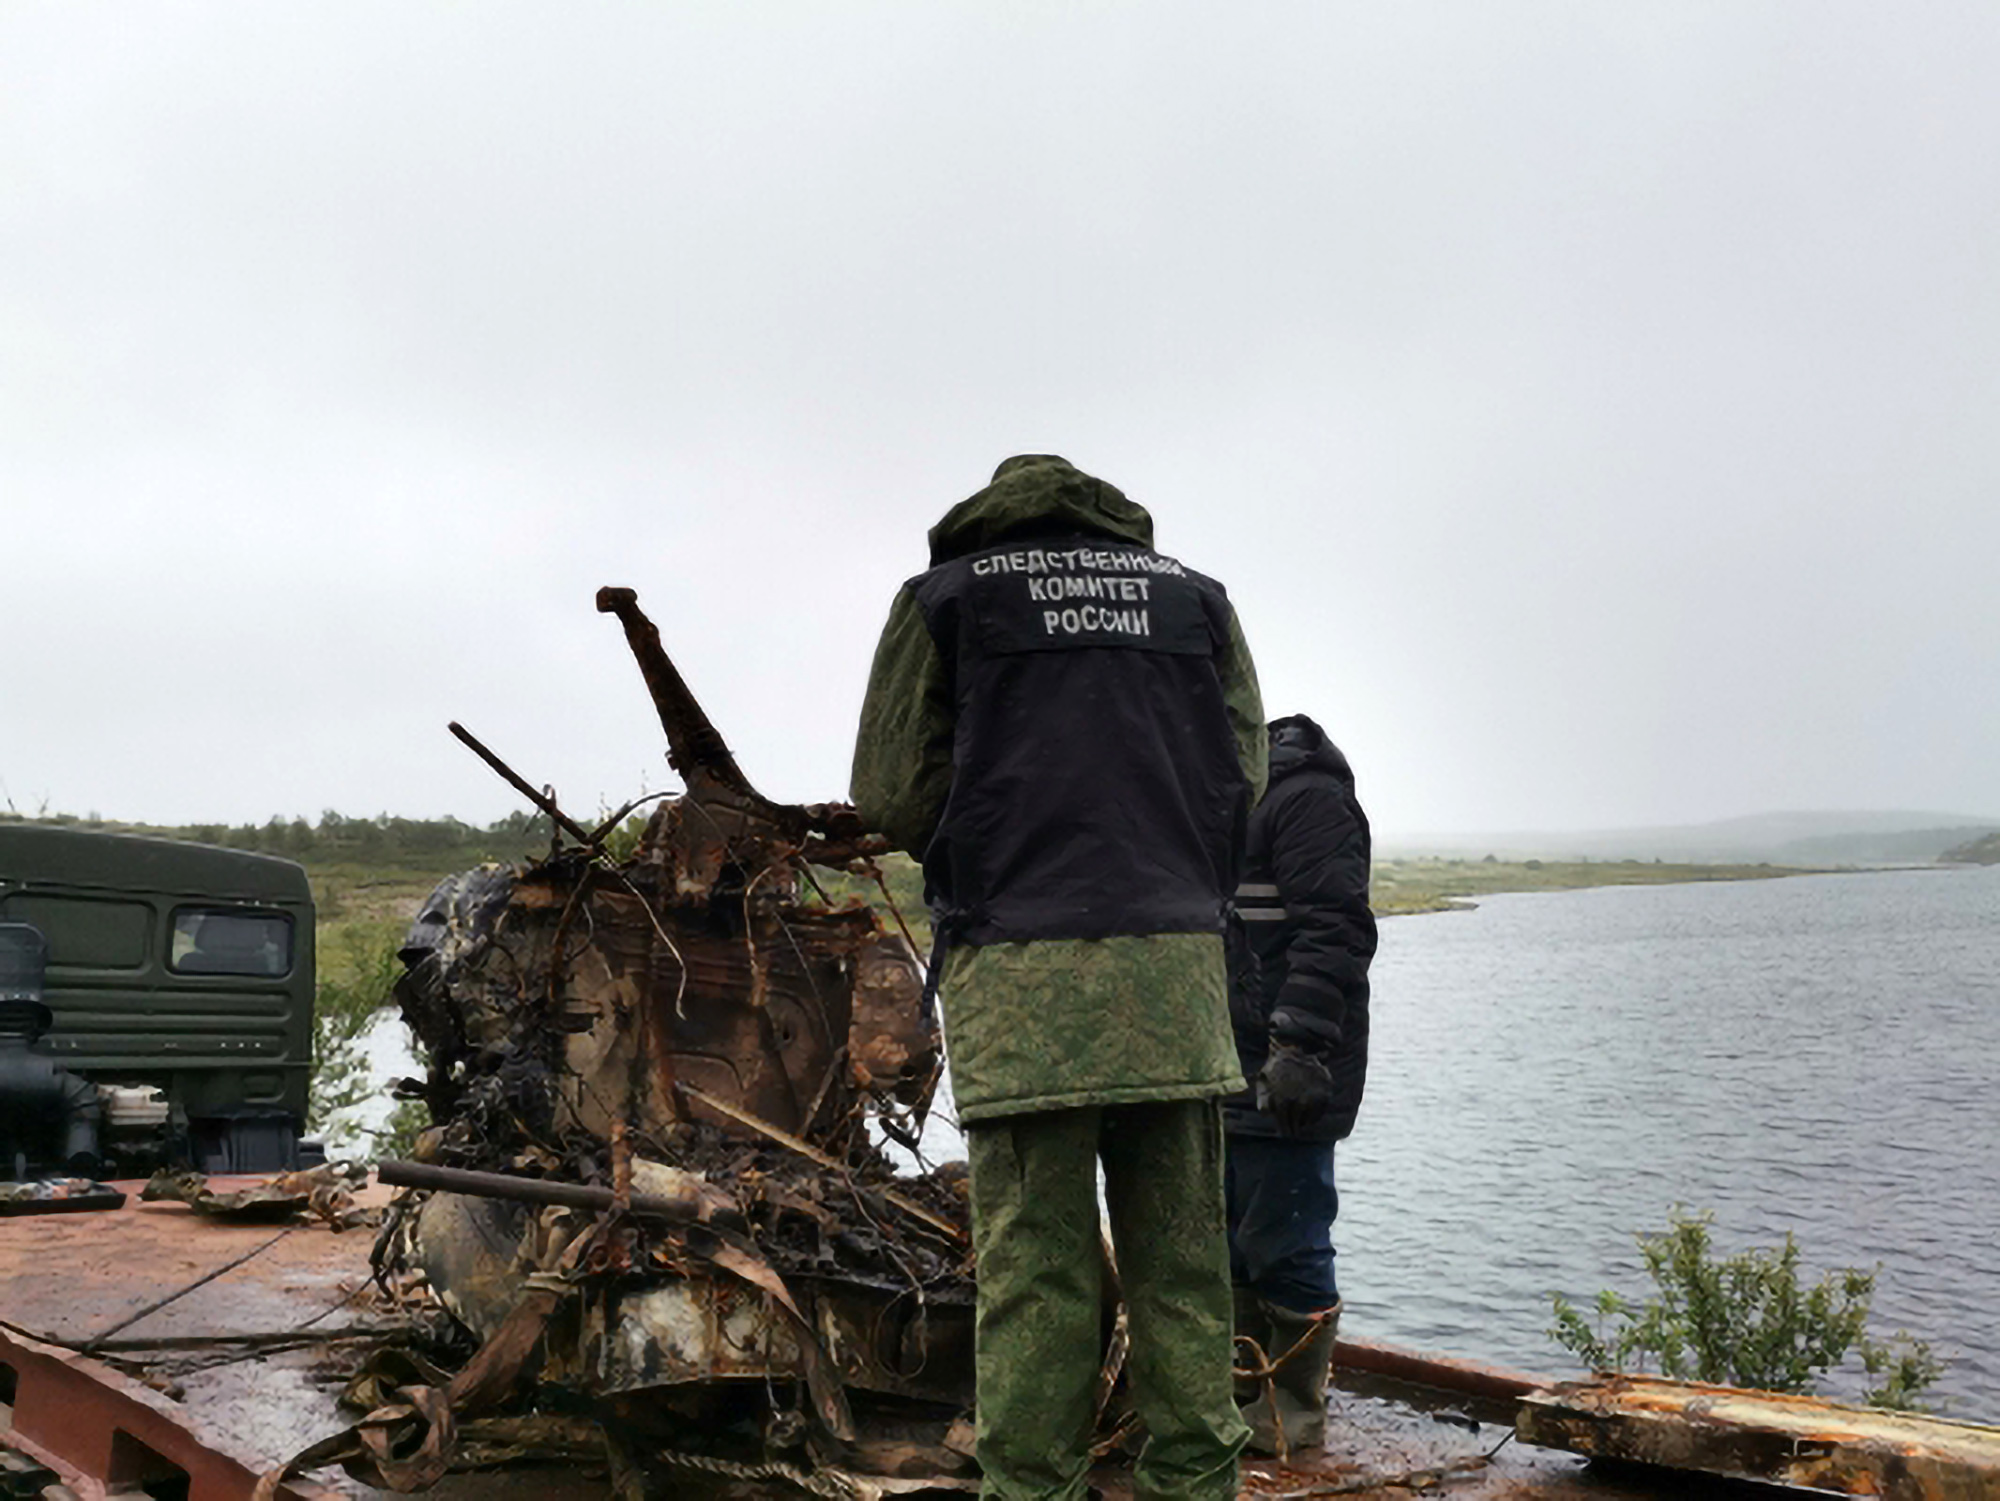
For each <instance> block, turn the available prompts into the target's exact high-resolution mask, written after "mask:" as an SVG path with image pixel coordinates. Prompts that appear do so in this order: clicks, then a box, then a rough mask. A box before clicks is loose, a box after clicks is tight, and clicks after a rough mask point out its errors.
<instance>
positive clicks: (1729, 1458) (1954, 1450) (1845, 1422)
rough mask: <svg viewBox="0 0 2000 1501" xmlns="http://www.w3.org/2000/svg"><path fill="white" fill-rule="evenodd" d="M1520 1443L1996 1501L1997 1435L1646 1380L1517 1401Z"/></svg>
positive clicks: (1918, 1499) (1878, 1491)
mask: <svg viewBox="0 0 2000 1501" xmlns="http://www.w3.org/2000/svg"><path fill="white" fill-rule="evenodd" d="M1515 1431H1516V1432H1517V1433H1518V1434H1519V1435H1520V1437H1521V1438H1522V1440H1523V1441H1525V1442H1527V1443H1531V1444H1541V1445H1544V1446H1546V1447H1549V1448H1558V1449H1569V1450H1571V1451H1573V1452H1575V1453H1578V1454H1587V1455H1591V1456H1593V1457H1598V1458H1606V1459H1625V1460H1637V1461H1640V1462H1642V1463H1646V1464H1654V1465H1669V1466H1672V1467H1674V1468H1676V1469H1684V1470H1698V1471H1704V1472H1707V1473H1710V1474H1715V1475H1731V1476H1744V1477H1751V1478H1756V1479H1762V1480H1772V1481H1777V1482H1779V1483H1781V1484H1785V1485H1796V1486H1809V1487H1812V1488H1814V1489H1817V1490H1822V1491H1831V1492H1834V1493H1835V1494H1839V1495H1848V1496H1880V1497H1884V1498H1888V1501H2000V1428H1986V1427H1980V1426H1977V1425H1974V1424H1970V1423H1952V1422H1946V1421H1944V1420H1943V1419H1940V1418H1927V1417H1921V1416H1916V1415H1912V1414H1907V1413H1893V1412H1882V1411H1878V1410H1876V1409H1873V1408H1865V1407H1849V1406H1845V1405H1843V1404H1840V1403H1836V1402H1828V1401H1825V1400H1823V1399H1821V1398H1817V1397H1799V1396H1788V1395H1785V1394H1782V1393H1777V1392H1746V1391H1738V1390H1735V1389H1734V1388H1732V1387H1726V1386H1703V1385H1700V1384H1698V1383H1694V1382H1686V1381H1667V1380H1664V1379H1656V1378H1649V1377H1644V1376H1608V1377H1601V1378H1599V1379H1597V1380H1594V1381H1576V1382H1567V1383H1564V1384H1563V1385H1560V1386H1556V1387H1553V1388H1551V1389H1550V1390H1548V1391H1545V1392H1537V1393H1535V1394H1533V1395H1531V1396H1529V1397H1526V1398H1524V1399H1523V1400H1522V1403H1521V1409H1520V1414H1519V1416H1518V1418H1517V1419H1516V1421H1515Z"/></svg>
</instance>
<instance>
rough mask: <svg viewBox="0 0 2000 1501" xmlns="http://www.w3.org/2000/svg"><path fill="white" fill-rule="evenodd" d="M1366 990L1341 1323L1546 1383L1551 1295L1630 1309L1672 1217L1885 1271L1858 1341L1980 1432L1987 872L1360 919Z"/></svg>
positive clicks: (1999, 1382) (1992, 950)
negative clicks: (1371, 928) (1914, 1376)
mask: <svg viewBox="0 0 2000 1501" xmlns="http://www.w3.org/2000/svg"><path fill="white" fill-rule="evenodd" d="M1373 973H1374V1005H1373V1012H1372V1016H1373V1028H1374V1037H1373V1052H1372V1057H1371V1062H1370V1071H1369V1081H1368V1095H1367V1101H1366V1104H1365V1105H1364V1107H1363V1110H1362V1115H1361V1120H1360V1123H1359V1125H1358V1126H1357V1128H1356V1131H1355V1134H1354V1136H1353V1137H1352V1138H1351V1139H1350V1140H1349V1141H1348V1142H1346V1143H1344V1144H1343V1145H1342V1146H1341V1148H1340V1150H1339V1157H1338V1176H1339V1180H1340V1186H1341V1196H1342V1205H1341V1214H1340V1220H1339V1224H1338V1227H1337V1229H1336V1233H1335V1241H1336V1244H1337V1245H1338V1247H1339V1249H1340V1253H1341V1255H1340V1263H1339V1265H1340V1280H1341V1290H1342V1293H1343V1295H1344V1296H1345V1297H1346V1299H1347V1301H1348V1304H1349V1308H1350V1314H1349V1318H1348V1321H1347V1322H1346V1323H1345V1324H1344V1325H1343V1329H1344V1331H1345V1332H1348V1333H1351V1334H1353V1335H1355V1336H1357V1337H1362V1338H1375V1339H1381V1340H1385V1341H1388V1342H1391V1343H1396V1344H1405V1345H1411V1346H1415V1347H1418V1348H1422V1349H1429V1350H1436V1351H1444V1352H1451V1353H1456V1354H1461V1355H1467V1356H1473V1357H1478V1358H1484V1359H1488V1360H1492V1361H1495V1362H1497V1363H1501V1364H1507V1365H1514V1366H1518V1367H1521V1368H1524V1369H1527V1370H1530V1371H1541V1372H1548V1373H1560V1372H1567V1371H1569V1370H1571V1369H1573V1363H1572V1362H1571V1360H1570V1357H1569V1356H1568V1354H1567V1353H1566V1352H1564V1351H1562V1350H1561V1349H1560V1348H1558V1347H1557V1346H1555V1345H1554V1344H1553V1343H1551V1342H1550V1341H1549V1340H1548V1338H1547V1336H1546V1333H1545V1331H1546V1329H1547V1327H1548V1324H1549V1322H1550V1317H1549V1306H1548V1299H1547V1296H1546V1295H1547V1294H1548V1293H1549V1292H1550V1291H1552V1290H1560V1291H1563V1292H1565V1293H1567V1294H1568V1295H1569V1296H1570V1297H1571V1298H1572V1299H1574V1300H1576V1301H1579V1302H1582V1301H1584V1300H1586V1299H1588V1298H1589V1297H1591V1296H1593V1295H1594V1294H1595V1293H1596V1291H1597V1290H1598V1289H1599V1288H1602V1287H1606V1286H1610V1287H1615V1288H1617V1289H1619V1290H1620V1291H1621V1292H1625V1293H1627V1294H1642V1293H1647V1292H1650V1291H1651V1285H1650V1283H1649V1282H1647V1280H1646V1279H1645V1277H1644V1274H1643V1271H1642V1270H1641V1268H1640V1263H1639V1258H1638V1254H1637V1250H1636V1248H1635V1246H1634V1244H1633V1241H1632V1235H1633V1232H1635V1231H1639V1230H1659V1229H1664V1228H1665V1226H1666V1223H1667V1215H1668V1211H1669V1209H1670V1208H1671V1206H1673V1205H1675V1204H1676V1203H1678V1204H1683V1205H1686V1206H1687V1207H1688V1208H1690V1209H1711V1210H1713V1211H1714V1212H1715V1239H1716V1243H1717V1246H1718V1248H1719V1249H1722V1250H1736V1249H1740V1248H1741V1247H1743V1246H1745V1245H1748V1244H1757V1245H1774V1244H1776V1243H1777V1242H1778V1241H1779V1240H1781V1239H1782V1237H1783V1236H1784V1234H1785V1232H1786V1231H1791V1232H1792V1233H1793V1234H1794V1235H1795V1236H1796V1237H1797V1240H1798V1244H1799V1246H1800V1248H1801V1250H1802V1252H1803V1258H1804V1262H1805V1264H1806V1265H1807V1266H1808V1267H1810V1268H1813V1269H1814V1270H1815V1272H1816V1271H1817V1270H1819V1269H1824V1268H1827V1267H1832V1266H1850V1265H1853V1266H1873V1265H1875V1264H1876V1263H1878V1262H1879V1263H1880V1264H1881V1276H1880V1280H1879V1282H1878V1285H1877V1291H1876V1296H1875V1311H1876V1312H1875V1318H1874V1321H1873V1324H1872V1325H1871V1327H1873V1328H1874V1329H1876V1330H1877V1331H1879V1332H1883V1333H1887V1332H1892V1331H1894V1330H1896V1329H1898V1328H1907V1329H1909V1330H1910V1331H1911V1332H1912V1333H1913V1334H1917V1335H1920V1336H1922V1337H1924V1338H1927V1339H1929V1340H1930V1341H1931V1342H1932V1343H1933V1345H1934V1346H1935V1347H1936V1348H1937V1349H1938V1350H1939V1352H1940V1353H1943V1354H1945V1355H1947V1356H1948V1357H1949V1358H1950V1360H1951V1365H1950V1368H1949V1369H1948V1370H1947V1372H1946V1374H1945V1377H1944V1379H1943V1380H1942V1382H1941V1383H1940V1384H1939V1386H1938V1387H1937V1388H1935V1389H1934V1396H1936V1397H1939V1398H1942V1399H1944V1400H1945V1402H1946V1410H1947V1412H1949V1413H1950V1415H1952V1416H1957V1417H1962V1418H1968V1419H1972V1420H1976V1421H1986V1422H1994V1421H2000V1312H1996V1303H2000V1247H1996V1244H1995V1237H1994V1229H1995V1221H1996V1218H2000V1091H1996V1088H1995V1076H1996V1072H2000V867H1995V868H1986V869H1966V870H1911V871H1882V872H1867V873H1858V874H1847V875H1836V876H1807V877H1792V878H1788V879H1784V880H1773V881H1755V882H1739V883H1727V884H1713V885H1692V886H1653V887H1609V888H1601V889H1598V890H1592V891H1580V892H1566V893H1547V894H1534V895H1521V896H1500V897H1490V898H1487V899H1485V900H1484V901H1483V902H1482V903H1481V905H1480V906H1479V908H1478V909H1477V910H1476V911H1471V912H1459V913H1446V914H1438V915H1432V916H1424V917H1409V918H1396V919H1391V920H1387V921H1385V922H1384V923H1383V924H1382V944H1381V952H1380V955H1379V957H1378V958H1377V960H1376V964H1375V968H1374V972H1373ZM1834 1390H1836V1391H1837V1392H1840V1393H1842V1394H1847V1395H1851V1394H1853V1393H1854V1392H1855V1391H1856V1390H1858V1387H1857V1385H1856V1383H1855V1380H1854V1378H1853V1376H1852V1374H1851V1373H1847V1374H1844V1375H1843V1376H1842V1378H1840V1379H1838V1380H1837V1381H1836V1382H1835V1384H1834Z"/></svg>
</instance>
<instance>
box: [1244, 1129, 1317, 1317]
mask: <svg viewBox="0 0 2000 1501" xmlns="http://www.w3.org/2000/svg"><path fill="white" fill-rule="evenodd" d="M1223 1162H1224V1170H1223V1181H1224V1185H1225V1189H1226V1192H1227V1195H1228V1201H1229V1276H1230V1280H1231V1281H1233V1282H1235V1283H1237V1284H1238V1285H1239V1286H1243V1287H1248V1288H1252V1289H1254V1290H1255V1292H1256V1293H1257V1295H1258V1296H1259V1297H1261V1298H1262V1299H1264V1301H1265V1302H1267V1303H1275V1304H1277V1305H1278V1306H1279V1307H1280V1308H1286V1309H1290V1310H1292V1311H1293V1312H1295V1313H1314V1312H1317V1311H1318V1310H1320V1309H1322V1308H1331V1307H1332V1306H1333V1305H1334V1304H1335V1303H1337V1302H1339V1301H1340V1289H1339V1287H1338V1285H1337V1284H1336V1283H1335V1281H1334V1276H1333V1255H1334V1252H1333V1217H1334V1216H1335V1215H1336V1214H1338V1213H1339V1212H1340V1194H1339V1193H1338V1192H1337V1191H1336V1190H1335V1188H1334V1186H1333V1143H1332V1142H1330V1141H1292V1140H1289V1139H1287V1138H1285V1137H1271V1136H1236V1135H1231V1136H1230V1137H1229V1140H1228V1147H1227V1150H1226V1152H1225V1154H1224V1158H1223Z"/></svg>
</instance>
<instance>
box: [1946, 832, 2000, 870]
mask: <svg viewBox="0 0 2000 1501" xmlns="http://www.w3.org/2000/svg"><path fill="white" fill-rule="evenodd" d="M1938 859H1940V860H1942V861H1944V862H1946V863H1947V864H1950V865H2000V833H1993V834H1987V835H1984V836H1982V837H1980V838H1978V839H1975V840H1973V841H1972V842H1971V843H1970V844H1961V845H1958V846H1956V847H1954V848H1952V849H1948V850H1946V851H1945V852H1944V853H1943V854H1942V855H1939V856H1938Z"/></svg>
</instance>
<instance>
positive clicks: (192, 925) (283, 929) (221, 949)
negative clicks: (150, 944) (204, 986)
mask: <svg viewBox="0 0 2000 1501" xmlns="http://www.w3.org/2000/svg"><path fill="white" fill-rule="evenodd" d="M168 968H170V969H172V970H173V971H174V973H175V974H181V975H257V976H260V977H262V978H265V979H276V978H277V977H279V976H280V975H286V974H289V973H291V968H292V920H291V918H289V917H287V916H286V915H285V914H284V913H282V912H216V911H204V910H202V909H200V908H194V907H182V908H180V909H179V910H177V911H176V912H175V913H174V942H173V950H172V953H171V955H170V957H169V959H168Z"/></svg>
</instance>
